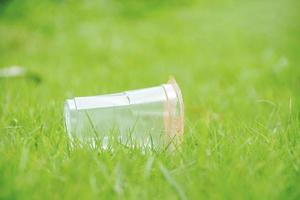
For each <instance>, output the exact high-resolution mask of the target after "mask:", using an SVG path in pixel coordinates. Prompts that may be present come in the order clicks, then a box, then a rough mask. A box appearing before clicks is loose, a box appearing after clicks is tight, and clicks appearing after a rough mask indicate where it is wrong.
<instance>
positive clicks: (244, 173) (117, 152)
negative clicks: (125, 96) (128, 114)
mask: <svg viewBox="0 0 300 200" xmlns="http://www.w3.org/2000/svg"><path fill="white" fill-rule="evenodd" d="M299 10H300V2H299V1H297V0H274V1H271V0H254V1H244V0H241V1H232V0H224V1H220V0H213V1H209V0H202V1H192V0H189V1H188V0H187V1H175V0H165V1H159V0H153V1H147V0H140V1H135V0H128V1H121V0H112V1H107V0H101V1H83V0H82V1H81V0H80V1H72V0H69V1H68V0H53V1H35V0H32V1H29V0H0V69H1V68H2V67H9V66H12V65H19V66H22V67H24V68H26V69H27V70H29V71H30V73H31V74H33V75H31V76H27V77H19V78H1V79H0V199H264V200H265V199H300V113H299V111H300V93H299V91H300V12H299ZM169 75H173V76H175V77H176V79H177V82H178V84H179V85H180V87H181V90H182V93H183V97H184V104H185V133H184V140H183V143H182V145H181V148H180V149H178V150H177V151H176V152H173V153H170V152H167V151H162V152H155V151H151V150H149V151H146V152H142V151H140V150H138V149H130V148H125V147H123V146H121V145H119V146H118V145H116V146H115V147H114V150H113V151H105V150H103V149H101V148H91V147H90V148H89V147H75V148H72V147H71V146H70V140H69V138H68V137H67V135H66V131H65V127H64V120H63V104H64V100H65V99H67V98H71V97H75V96H88V95H96V94H105V93H113V92H120V91H124V90H130V89H138V88H144V87H150V86H156V85H159V84H162V83H165V82H166V81H167V80H168V77H169Z"/></svg>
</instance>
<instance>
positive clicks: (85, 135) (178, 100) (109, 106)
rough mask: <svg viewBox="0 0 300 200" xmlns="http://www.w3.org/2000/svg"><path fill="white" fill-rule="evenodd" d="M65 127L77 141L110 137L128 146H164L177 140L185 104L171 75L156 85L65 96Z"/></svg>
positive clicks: (104, 140)
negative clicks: (122, 90)
mask: <svg viewBox="0 0 300 200" xmlns="http://www.w3.org/2000/svg"><path fill="white" fill-rule="evenodd" d="M64 117H65V124H66V129H67V132H68V134H69V136H70V137H71V138H77V139H79V140H80V141H90V140H93V139H99V138H100V139H102V141H103V145H104V146H107V144H108V143H109V142H110V140H111V139H117V141H118V142H120V143H121V144H124V145H127V146H134V147H154V148H157V147H158V148H159V147H166V145H167V146H170V144H171V146H173V144H179V143H180V141H181V140H182V135H183V131H184V105H183V99H182V95H181V91H180V88H179V86H178V85H177V83H176V81H175V79H174V78H171V79H170V80H169V81H168V83H167V84H162V85H160V86H157V87H152V88H146V89H140V90H132V91H126V92H122V93H115V94H107V95H100V96H89V97H75V98H73V99H67V100H66V102H65V107H64Z"/></svg>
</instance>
